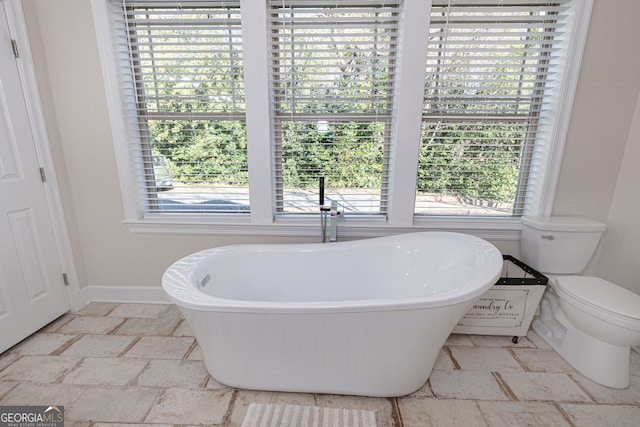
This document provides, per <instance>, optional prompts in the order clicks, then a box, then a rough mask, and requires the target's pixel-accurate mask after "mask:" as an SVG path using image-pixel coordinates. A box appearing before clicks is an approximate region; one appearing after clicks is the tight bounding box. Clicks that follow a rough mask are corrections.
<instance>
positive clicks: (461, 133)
mask: <svg viewBox="0 0 640 427" xmlns="http://www.w3.org/2000/svg"><path fill="white" fill-rule="evenodd" d="M564 3H566V2H563V1H546V0H544V1H538V0H527V1H520V0H503V1H498V0H494V1H487V0H468V1H453V0H452V1H442V0H434V2H433V7H432V10H431V26H430V33H429V41H428V43H429V45H428V46H429V48H428V59H427V73H426V82H425V97H424V108H423V122H422V136H421V145H420V153H419V167H418V176H417V188H418V191H417V195H416V203H415V212H416V214H444V215H498V216H504V215H506V216H512V215H515V216H517V215H521V214H522V211H523V207H524V203H525V200H526V194H527V188H528V185H529V182H530V180H532V179H535V170H532V168H531V165H532V164H533V163H532V161H533V159H534V157H535V155H536V154H535V153H536V150H538V149H539V148H540V147H539V146H540V145H541V144H545V143H546V142H545V138H547V137H548V134H546V133H545V126H546V124H547V123H548V121H549V120H548V119H549V116H550V115H552V114H553V106H554V103H553V99H554V94H555V90H556V89H557V87H556V86H555V85H554V83H555V82H556V79H557V78H558V76H559V65H558V64H559V63H560V62H562V61H560V59H561V57H562V55H563V53H562V48H563V46H564V42H565V35H566V32H567V31H568V28H567V25H568V24H567V22H568V21H569V20H568V19H567V12H568V9H567V7H566V6H565V4H564Z"/></svg>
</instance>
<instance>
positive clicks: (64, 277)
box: [62, 273, 69, 286]
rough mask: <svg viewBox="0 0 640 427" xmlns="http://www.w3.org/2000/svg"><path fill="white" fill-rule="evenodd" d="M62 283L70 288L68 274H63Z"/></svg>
mask: <svg viewBox="0 0 640 427" xmlns="http://www.w3.org/2000/svg"><path fill="white" fill-rule="evenodd" d="M62 281H63V282H64V285H65V286H69V276H67V273H62Z"/></svg>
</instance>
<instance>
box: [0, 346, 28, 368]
mask: <svg viewBox="0 0 640 427" xmlns="http://www.w3.org/2000/svg"><path fill="white" fill-rule="evenodd" d="M27 341H28V340H27ZM27 341H23V342H27ZM19 358H20V355H19V354H18V353H16V352H13V351H11V350H9V351H5V352H4V353H2V354H0V371H2V370H3V369H4V368H6V367H7V366H9V365H11V364H12V363H13V362H15V361H16V360H18V359H19Z"/></svg>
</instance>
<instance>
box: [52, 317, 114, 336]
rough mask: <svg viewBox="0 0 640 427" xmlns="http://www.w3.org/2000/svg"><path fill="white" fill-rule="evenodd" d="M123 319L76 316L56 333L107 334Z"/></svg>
mask: <svg viewBox="0 0 640 427" xmlns="http://www.w3.org/2000/svg"><path fill="white" fill-rule="evenodd" d="M123 321H124V319H120V318H118V317H93V316H78V317H76V318H74V319H73V320H71V321H70V322H68V323H66V324H65V325H64V326H62V327H61V328H60V329H58V332H61V333H64V334H108V333H109V332H111V331H113V330H114V329H115V328H116V327H117V326H118V325H119V324H121V323H122V322H123Z"/></svg>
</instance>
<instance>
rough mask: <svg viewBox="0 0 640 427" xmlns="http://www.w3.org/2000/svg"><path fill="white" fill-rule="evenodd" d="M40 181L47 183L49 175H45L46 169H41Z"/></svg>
mask: <svg viewBox="0 0 640 427" xmlns="http://www.w3.org/2000/svg"><path fill="white" fill-rule="evenodd" d="M40 179H41V180H42V182H47V175H46V174H45V173H44V168H40Z"/></svg>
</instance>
